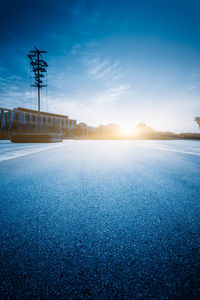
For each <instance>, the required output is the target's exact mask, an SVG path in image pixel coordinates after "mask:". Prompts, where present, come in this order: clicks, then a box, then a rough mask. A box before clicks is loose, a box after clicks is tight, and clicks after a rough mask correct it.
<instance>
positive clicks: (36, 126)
mask: <svg viewBox="0 0 200 300" xmlns="http://www.w3.org/2000/svg"><path fill="white" fill-rule="evenodd" d="M74 127H76V120H71V119H69V118H68V116H65V115H59V114H54V113H47V112H42V111H41V112H38V111H37V110H32V109H26V108H22V107H18V108H14V109H6V108H1V107H0V134H1V135H8V136H9V133H12V132H53V133H60V134H62V135H63V137H67V136H68V135H69V133H70V131H71V130H72V129H73V128H74Z"/></svg>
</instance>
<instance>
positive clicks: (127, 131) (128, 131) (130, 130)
mask: <svg viewBox="0 0 200 300" xmlns="http://www.w3.org/2000/svg"><path fill="white" fill-rule="evenodd" d="M121 134H122V135H132V134H133V128H131V127H129V126H126V127H122V128H121Z"/></svg>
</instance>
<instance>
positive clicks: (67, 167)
mask: <svg viewBox="0 0 200 300" xmlns="http://www.w3.org/2000/svg"><path fill="white" fill-rule="evenodd" d="M0 197H1V205H0V208H1V238H0V242H1V297H2V299H31V298H32V299H70V298H71V299H114V298H115V299H198V296H199V293H200V289H199V287H200V277H199V274H200V268H199V267H200V263H199V262H200V260H199V245H200V244H199V242H200V240H199V229H200V222H199V221H200V156H198V155H192V154H184V153H179V152H171V151H163V150H159V149H151V148H147V147H142V145H140V146H135V144H134V143H133V142H120V141H118V142H117V141H112V142H111V141H110V142H109V141H107V142H103V141H96V142H95V141H88V142H87V141H82V142H81V141H80V142H78V141H77V142H76V141H74V142H72V143H71V144H67V145H65V146H62V147H60V148H59V147H58V148H54V149H49V150H46V151H43V152H39V153H35V154H30V155H28V156H24V157H18V158H15V159H11V160H7V161H2V162H0Z"/></svg>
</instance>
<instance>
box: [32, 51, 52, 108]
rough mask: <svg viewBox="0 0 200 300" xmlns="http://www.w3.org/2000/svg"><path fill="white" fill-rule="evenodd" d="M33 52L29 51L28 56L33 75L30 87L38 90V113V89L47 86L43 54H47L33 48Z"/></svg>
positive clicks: (45, 64)
mask: <svg viewBox="0 0 200 300" xmlns="http://www.w3.org/2000/svg"><path fill="white" fill-rule="evenodd" d="M34 48H35V50H31V51H30V52H29V54H28V58H29V59H30V66H31V72H33V74H34V78H33V83H31V86H34V87H37V89H38V111H39V112H40V89H41V88H42V87H46V86H47V76H46V72H47V67H48V64H47V61H45V60H44V58H43V56H42V55H43V54H47V51H45V50H39V49H37V48H36V47H34Z"/></svg>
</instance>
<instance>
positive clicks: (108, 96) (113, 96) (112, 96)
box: [94, 84, 130, 105]
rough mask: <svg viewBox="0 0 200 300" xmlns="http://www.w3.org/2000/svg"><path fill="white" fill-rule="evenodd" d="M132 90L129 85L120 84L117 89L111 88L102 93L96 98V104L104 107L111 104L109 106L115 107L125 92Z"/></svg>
mask: <svg viewBox="0 0 200 300" xmlns="http://www.w3.org/2000/svg"><path fill="white" fill-rule="evenodd" d="M129 89H130V86H129V85H125V84H120V85H118V86H115V87H111V88H109V89H107V90H105V91H103V92H102V93H100V94H99V95H98V96H96V97H95V100H94V102H95V103H96V104H100V105H104V104H109V105H114V104H115V102H116V100H117V99H118V98H119V97H120V96H121V95H123V94H125V92H127V91H128V90H129Z"/></svg>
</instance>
